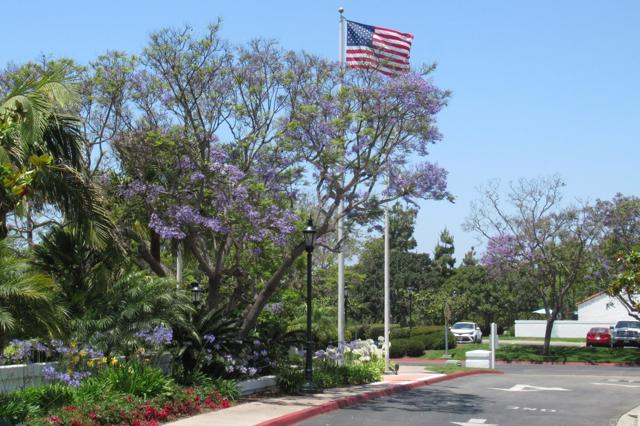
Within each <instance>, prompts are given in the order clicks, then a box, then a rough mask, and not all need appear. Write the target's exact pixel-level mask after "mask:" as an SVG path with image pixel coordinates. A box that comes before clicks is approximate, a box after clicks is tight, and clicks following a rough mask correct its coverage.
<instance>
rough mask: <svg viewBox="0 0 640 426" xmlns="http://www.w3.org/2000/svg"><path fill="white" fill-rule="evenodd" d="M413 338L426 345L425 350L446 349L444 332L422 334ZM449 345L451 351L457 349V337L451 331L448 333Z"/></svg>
mask: <svg viewBox="0 0 640 426" xmlns="http://www.w3.org/2000/svg"><path fill="white" fill-rule="evenodd" d="M413 338H414V339H419V340H420V341H421V342H422V344H423V345H424V348H425V350H441V349H444V330H438V331H435V332H431V333H427V334H420V335H418V336H415V337H413ZM448 344H449V349H453V348H455V347H456V339H455V336H454V335H453V333H451V332H450V331H449V332H448Z"/></svg>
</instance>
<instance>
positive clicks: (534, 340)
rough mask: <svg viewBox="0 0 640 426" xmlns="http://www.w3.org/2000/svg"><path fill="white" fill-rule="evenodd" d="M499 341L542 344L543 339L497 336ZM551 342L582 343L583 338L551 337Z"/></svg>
mask: <svg viewBox="0 0 640 426" xmlns="http://www.w3.org/2000/svg"><path fill="white" fill-rule="evenodd" d="M499 338H500V340H528V341H530V342H531V341H533V342H544V337H515V336H499ZM551 341H552V342H584V341H585V337H552V338H551Z"/></svg>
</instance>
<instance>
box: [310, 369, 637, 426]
mask: <svg viewBox="0 0 640 426" xmlns="http://www.w3.org/2000/svg"><path fill="white" fill-rule="evenodd" d="M500 369H501V370H502V371H504V372H505V374H504V375H497V374H496V375H493V374H487V375H477V376H468V377H463V378H460V379H455V380H451V381H446V382H441V383H437V384H435V385H430V386H425V387H422V388H418V389H416V390H413V391H410V392H402V393H397V394H394V395H392V396H390V397H385V398H380V399H375V400H372V401H369V402H366V403H363V404H359V405H355V406H352V407H349V408H345V409H342V410H337V411H333V412H331V413H328V414H323V415H320V416H316V417H313V418H311V419H308V420H306V421H304V422H302V423H300V425H304V426H350V425H367V426H383V425H384V426H388V425H402V426H418V425H419V426H445V425H460V426H477V425H484V426H542V425H544V426H585V425H589V426H615V424H616V422H617V420H618V418H619V417H620V416H621V415H622V414H624V413H626V412H627V411H629V410H631V409H632V408H634V407H636V406H637V405H640V368H633V367H588V366H585V367H580V366H541V365H531V366H528V365H517V366H515V365H504V366H500Z"/></svg>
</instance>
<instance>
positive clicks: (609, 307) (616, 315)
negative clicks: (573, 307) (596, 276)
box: [578, 294, 637, 323]
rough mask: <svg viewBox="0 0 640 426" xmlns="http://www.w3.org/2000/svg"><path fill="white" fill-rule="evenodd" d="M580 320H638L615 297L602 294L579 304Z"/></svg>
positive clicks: (614, 321) (612, 321)
mask: <svg viewBox="0 0 640 426" xmlns="http://www.w3.org/2000/svg"><path fill="white" fill-rule="evenodd" d="M578 320H579V321H585V322H611V323H616V322H618V321H637V319H636V318H633V317H632V316H631V315H629V313H628V312H627V309H626V308H625V307H624V306H623V305H622V303H620V301H619V300H618V299H617V298H615V297H610V296H608V295H606V294H602V295H600V296H598V297H595V298H593V299H591V300H589V301H587V302H585V303H583V304H581V305H578Z"/></svg>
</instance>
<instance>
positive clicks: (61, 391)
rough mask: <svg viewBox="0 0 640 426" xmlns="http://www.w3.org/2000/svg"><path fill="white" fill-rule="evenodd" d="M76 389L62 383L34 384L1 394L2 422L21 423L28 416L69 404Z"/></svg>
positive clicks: (0, 410) (0, 416) (42, 413)
mask: <svg viewBox="0 0 640 426" xmlns="http://www.w3.org/2000/svg"><path fill="white" fill-rule="evenodd" d="M74 394H75V392H74V389H73V388H71V387H69V386H67V385H63V384H61V383H54V384H50V385H41V386H32V387H28V388H25V389H20V390H16V391H13V392H9V393H6V394H0V424H2V423H1V422H2V421H5V422H7V421H9V422H10V423H9V424H19V423H21V422H22V421H24V420H25V419H26V417H27V416H34V415H44V414H46V413H47V412H48V411H50V410H54V409H56V408H59V407H62V406H64V405H69V404H71V402H72V401H73V397H74Z"/></svg>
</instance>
